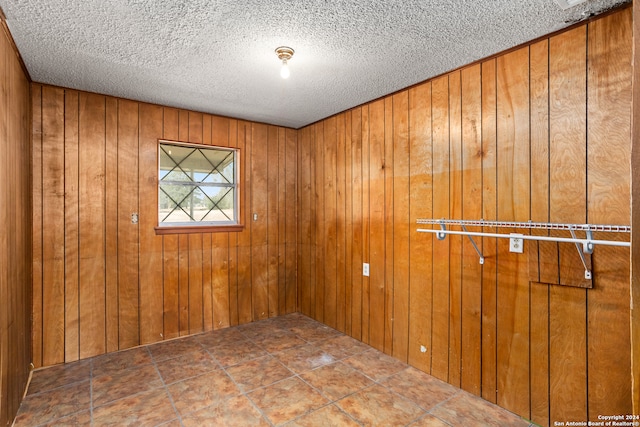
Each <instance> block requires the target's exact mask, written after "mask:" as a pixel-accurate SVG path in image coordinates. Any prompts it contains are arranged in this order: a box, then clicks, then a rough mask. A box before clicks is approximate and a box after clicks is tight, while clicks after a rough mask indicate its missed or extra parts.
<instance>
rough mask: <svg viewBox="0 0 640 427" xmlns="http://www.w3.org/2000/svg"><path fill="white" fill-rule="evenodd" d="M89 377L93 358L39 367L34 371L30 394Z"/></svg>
mask: <svg viewBox="0 0 640 427" xmlns="http://www.w3.org/2000/svg"><path fill="white" fill-rule="evenodd" d="M89 378H91V360H82V361H80V362H72V363H67V364H65V365H55V366H51V367H49V368H44V369H39V370H37V371H34V373H33V378H32V379H31V383H30V384H29V391H28V394H34V393H40V392H43V391H46V390H51V389H54V388H56V387H62V386H64V385H68V384H73V383H76V382H79V381H85V380H88V379H89Z"/></svg>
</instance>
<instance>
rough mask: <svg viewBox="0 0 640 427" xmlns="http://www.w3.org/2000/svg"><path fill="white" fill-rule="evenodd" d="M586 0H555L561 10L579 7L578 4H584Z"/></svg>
mask: <svg viewBox="0 0 640 427" xmlns="http://www.w3.org/2000/svg"><path fill="white" fill-rule="evenodd" d="M585 1H587V0H556V3H557V4H558V6H560V7H561V8H562V9H563V10H567V9H570V8H572V7H574V6H577V5H579V4H580V3H584V2H585Z"/></svg>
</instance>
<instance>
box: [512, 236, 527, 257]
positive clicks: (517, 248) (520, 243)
mask: <svg viewBox="0 0 640 427" xmlns="http://www.w3.org/2000/svg"><path fill="white" fill-rule="evenodd" d="M523 249H524V239H523V238H522V234H517V233H511V238H509V252H514V253H517V254H521V253H522V251H523Z"/></svg>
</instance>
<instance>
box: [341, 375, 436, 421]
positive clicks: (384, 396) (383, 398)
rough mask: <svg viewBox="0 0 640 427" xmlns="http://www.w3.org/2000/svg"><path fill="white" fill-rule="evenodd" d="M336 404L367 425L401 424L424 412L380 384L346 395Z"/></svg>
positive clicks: (413, 419)
mask: <svg viewBox="0 0 640 427" xmlns="http://www.w3.org/2000/svg"><path fill="white" fill-rule="evenodd" d="M336 405H338V407H340V409H342V410H343V411H344V412H346V413H347V414H349V415H350V416H351V417H353V418H354V419H355V420H356V421H358V422H360V423H362V424H364V425H368V426H383V425H384V426H403V425H406V424H409V423H411V422H413V421H415V420H416V419H418V418H419V417H421V416H422V415H424V413H425V412H424V411H423V410H422V409H420V408H419V407H418V406H417V405H415V404H414V403H413V402H411V401H410V400H408V399H405V398H403V397H400V396H398V395H397V394H395V393H393V392H392V391H390V390H388V389H386V388H384V387H382V386H380V385H374V386H371V387H369V388H366V389H364V390H361V391H359V392H357V393H355V394H352V395H350V396H347V397H345V398H344V399H341V400H339V401H338V402H336Z"/></svg>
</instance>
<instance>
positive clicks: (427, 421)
mask: <svg viewBox="0 0 640 427" xmlns="http://www.w3.org/2000/svg"><path fill="white" fill-rule="evenodd" d="M449 426H450V424H447V423H445V422H444V421H442V420H441V419H439V418H436V417H434V416H433V415H430V414H427V415H425V416H424V417H422V418H420V419H419V420H418V421H416V422H415V423H411V424H410V425H409V427H449Z"/></svg>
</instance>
